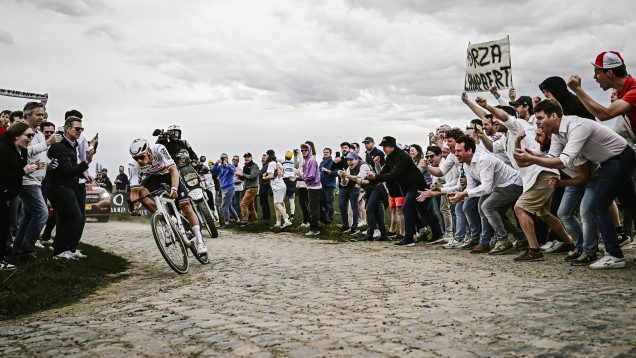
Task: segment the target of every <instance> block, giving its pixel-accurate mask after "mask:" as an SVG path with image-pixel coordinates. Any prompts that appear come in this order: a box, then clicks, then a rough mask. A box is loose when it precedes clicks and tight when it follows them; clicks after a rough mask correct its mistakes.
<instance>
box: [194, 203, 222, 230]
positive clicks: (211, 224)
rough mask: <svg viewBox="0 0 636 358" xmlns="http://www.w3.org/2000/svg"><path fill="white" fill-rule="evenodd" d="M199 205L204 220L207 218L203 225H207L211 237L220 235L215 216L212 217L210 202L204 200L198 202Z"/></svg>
mask: <svg viewBox="0 0 636 358" xmlns="http://www.w3.org/2000/svg"><path fill="white" fill-rule="evenodd" d="M197 206H198V207H199V212H200V213H201V215H202V216H203V220H205V223H203V226H205V229H206V230H207V231H208V234H210V237H211V238H213V239H215V238H217V237H219V231H218V230H217V229H216V225H215V223H214V217H212V213H211V212H210V208H209V207H208V204H206V203H205V202H204V201H203V202H200V203H198V204H197Z"/></svg>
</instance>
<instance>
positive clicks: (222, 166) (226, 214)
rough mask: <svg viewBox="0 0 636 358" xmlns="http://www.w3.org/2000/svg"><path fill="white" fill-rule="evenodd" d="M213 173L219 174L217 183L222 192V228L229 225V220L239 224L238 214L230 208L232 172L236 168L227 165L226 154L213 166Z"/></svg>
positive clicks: (232, 191) (232, 186)
mask: <svg viewBox="0 0 636 358" xmlns="http://www.w3.org/2000/svg"><path fill="white" fill-rule="evenodd" d="M212 171H213V172H216V173H218V174H219V183H220V184H221V191H222V195H223V197H222V200H221V208H222V209H223V222H224V224H223V226H225V225H228V224H229V223H230V219H234V220H236V222H237V223H238V222H240V221H241V219H239V217H238V214H237V213H236V211H234V208H233V207H232V197H233V196H234V172H235V171H236V167H235V166H234V165H233V164H231V163H228V157H227V154H225V153H222V154H221V157H220V158H219V160H217V162H216V163H215V164H214V167H213V168H212Z"/></svg>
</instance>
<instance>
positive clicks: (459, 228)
mask: <svg viewBox="0 0 636 358" xmlns="http://www.w3.org/2000/svg"><path fill="white" fill-rule="evenodd" d="M453 209H454V210H453ZM451 210H452V211H453V224H454V225H455V231H454V233H455V235H454V236H453V238H454V239H455V240H457V241H464V236H466V226H467V225H468V222H467V220H466V214H464V202H463V201H460V202H459V203H457V204H454V205H452V206H451Z"/></svg>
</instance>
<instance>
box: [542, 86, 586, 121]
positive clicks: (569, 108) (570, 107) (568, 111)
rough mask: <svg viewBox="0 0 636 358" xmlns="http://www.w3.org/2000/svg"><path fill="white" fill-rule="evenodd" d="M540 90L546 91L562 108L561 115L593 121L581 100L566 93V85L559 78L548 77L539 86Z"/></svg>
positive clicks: (570, 93)
mask: <svg viewBox="0 0 636 358" xmlns="http://www.w3.org/2000/svg"><path fill="white" fill-rule="evenodd" d="M539 88H540V89H541V90H544V89H545V90H548V91H550V93H552V95H553V96H554V99H556V100H557V102H559V104H560V105H561V107H563V114H564V115H566V116H578V117H582V118H589V119H594V115H593V114H592V113H590V111H588V110H587V108H585V106H584V105H583V103H581V100H580V99H579V98H578V97H577V96H575V95H574V93H572V92H570V91H568V85H567V84H566V83H565V80H564V79H563V78H561V77H558V76H554V77H548V78H546V79H545V81H543V82H541V84H540V85H539Z"/></svg>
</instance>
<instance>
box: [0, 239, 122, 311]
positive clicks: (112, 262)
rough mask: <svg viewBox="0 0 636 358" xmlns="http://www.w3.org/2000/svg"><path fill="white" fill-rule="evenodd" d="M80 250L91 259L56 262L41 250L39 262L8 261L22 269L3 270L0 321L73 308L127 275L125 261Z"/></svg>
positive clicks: (89, 248) (84, 246) (98, 251)
mask: <svg viewBox="0 0 636 358" xmlns="http://www.w3.org/2000/svg"><path fill="white" fill-rule="evenodd" d="M79 248H80V250H81V251H82V253H83V254H85V255H87V256H88V257H87V258H83V259H80V260H71V261H69V260H54V259H53V258H52V254H51V251H50V250H49V249H48V248H44V249H38V251H37V252H36V255H37V257H38V258H37V259H32V260H29V261H26V260H23V259H21V260H17V261H16V260H15V259H14V260H11V258H8V260H7V261H10V262H12V263H13V264H15V265H16V266H17V267H18V268H17V270H14V271H0V320H9V319H15V318H19V317H21V316H25V315H30V314H33V313H36V312H40V311H44V310H48V309H51V308H57V307H62V306H66V305H69V304H71V303H74V302H77V301H79V300H80V299H82V298H84V297H86V296H88V295H89V294H91V293H93V292H95V291H97V290H98V289H99V288H102V287H104V286H106V285H108V284H110V283H112V282H115V281H118V280H121V279H122V278H124V277H125V276H126V274H125V273H124V272H125V271H126V270H127V269H128V267H129V266H130V263H129V262H128V261H127V260H125V259H124V258H122V257H119V256H116V255H114V254H111V253H108V252H105V251H104V250H102V249H100V248H99V247H96V246H92V245H87V244H82V243H80V246H79Z"/></svg>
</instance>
